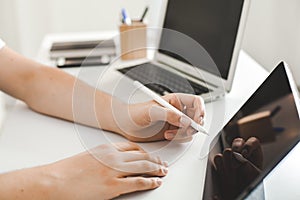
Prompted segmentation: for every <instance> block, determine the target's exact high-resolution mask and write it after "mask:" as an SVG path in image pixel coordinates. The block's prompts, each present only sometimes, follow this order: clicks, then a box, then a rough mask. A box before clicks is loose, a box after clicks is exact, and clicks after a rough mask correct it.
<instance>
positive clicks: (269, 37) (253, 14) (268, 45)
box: [243, 0, 300, 86]
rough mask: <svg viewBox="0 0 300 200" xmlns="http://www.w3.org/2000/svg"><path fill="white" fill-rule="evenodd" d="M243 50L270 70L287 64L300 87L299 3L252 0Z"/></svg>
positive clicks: (292, 0)
mask: <svg viewBox="0 0 300 200" xmlns="http://www.w3.org/2000/svg"><path fill="white" fill-rule="evenodd" d="M243 48H244V49H245V50H246V51H247V52H248V53H249V54H250V55H252V56H253V57H254V58H255V59H256V60H257V61H258V62H259V63H261V64H262V65H263V66H265V67H266V68H267V69H269V70H271V69H272V68H273V67H275V65H276V64H277V63H278V62H279V61H281V60H285V61H286V62H287V63H288V64H289V65H290V66H291V68H292V71H293V74H294V76H295V77H296V81H297V83H298V85H299V86H300V0H252V2H251V8H250V13H249V17H248V23H247V28H246V32H245V37H244V43H243Z"/></svg>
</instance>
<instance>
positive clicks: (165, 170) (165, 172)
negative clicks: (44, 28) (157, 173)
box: [161, 167, 169, 175]
mask: <svg viewBox="0 0 300 200" xmlns="http://www.w3.org/2000/svg"><path fill="white" fill-rule="evenodd" d="M161 171H162V173H163V174H164V175H166V174H167V173H168V171H169V170H168V168H166V167H162V168H161Z"/></svg>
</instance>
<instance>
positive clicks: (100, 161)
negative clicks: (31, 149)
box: [45, 143, 167, 200]
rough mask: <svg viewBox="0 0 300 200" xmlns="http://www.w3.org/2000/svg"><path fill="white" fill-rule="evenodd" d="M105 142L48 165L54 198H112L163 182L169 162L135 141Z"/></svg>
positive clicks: (66, 199)
mask: <svg viewBox="0 0 300 200" xmlns="http://www.w3.org/2000/svg"><path fill="white" fill-rule="evenodd" d="M115 145H116V147H114V146H112V145H101V146H99V147H97V148H95V149H92V150H91V151H90V152H91V153H88V152H84V153H81V154H79V155H77V156H74V157H71V158H68V159H65V160H62V161H59V162H57V163H54V164H50V165H47V166H45V171H46V172H47V173H50V175H51V176H50V177H51V183H52V184H51V185H52V191H50V195H51V198H50V199H56V200H59V199H63V200H68V199H72V200H73V199H78V200H80V199H84V200H88V199H111V198H114V197H117V196H119V195H121V194H125V193H130V192H134V191H141V190H149V189H154V188H157V187H159V186H160V185H161V183H162V182H161V179H160V178H158V177H162V176H165V175H166V174H167V168H166V163H163V162H161V161H160V159H159V158H155V157H151V156H150V155H149V154H147V153H146V152H145V151H144V150H143V149H141V148H140V147H139V146H138V145H136V144H134V143H118V144H115Z"/></svg>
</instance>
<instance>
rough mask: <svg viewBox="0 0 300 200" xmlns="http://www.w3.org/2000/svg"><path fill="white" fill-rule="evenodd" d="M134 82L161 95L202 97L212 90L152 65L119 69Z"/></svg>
mask: <svg viewBox="0 0 300 200" xmlns="http://www.w3.org/2000/svg"><path fill="white" fill-rule="evenodd" d="M119 71H120V72H121V73H123V74H125V75H126V76H128V77H130V78H131V79H133V80H137V81H139V82H141V83H142V84H144V85H145V86H147V87H148V88H150V89H151V90H153V91H155V92H156V93H158V94H160V95H164V94H166V92H167V93H173V92H174V93H188V94H196V95H200V94H203V93H208V92H210V91H211V90H209V89H208V88H206V87H204V86H201V85H199V84H197V83H195V82H193V81H191V80H188V79H186V78H184V77H182V76H179V75H177V74H175V73H172V72H170V71H167V70H165V69H163V68H161V67H158V66H156V65H154V64H151V63H144V64H141V65H137V66H133V67H128V68H123V69H119Z"/></svg>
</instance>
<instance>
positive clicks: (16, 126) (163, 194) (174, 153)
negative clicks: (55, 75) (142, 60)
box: [0, 51, 300, 199]
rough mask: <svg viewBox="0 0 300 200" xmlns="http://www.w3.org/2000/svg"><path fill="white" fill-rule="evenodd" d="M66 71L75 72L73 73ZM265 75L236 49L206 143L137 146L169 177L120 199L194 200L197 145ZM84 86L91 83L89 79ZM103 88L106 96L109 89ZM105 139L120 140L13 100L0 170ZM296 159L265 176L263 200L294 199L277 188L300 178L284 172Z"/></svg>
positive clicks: (199, 180) (199, 183)
mask: <svg viewBox="0 0 300 200" xmlns="http://www.w3.org/2000/svg"><path fill="white" fill-rule="evenodd" d="M104 69H105V68H102V69H101V68H90V69H88V70H87V71H85V72H86V73H81V74H83V76H80V78H81V79H83V80H85V81H87V82H89V81H90V79H89V75H90V74H91V73H94V72H95V70H96V71H97V73H102V72H101V70H102V71H103V70H104ZM88 71H90V73H88ZM70 72H71V73H73V74H78V70H75V71H70ZM266 76H267V72H266V71H265V70H264V69H263V68H261V67H260V66H259V65H258V64H257V63H256V62H255V61H254V60H253V59H252V58H250V57H249V56H248V55H247V54H246V53H245V52H243V51H241V53H240V56H239V61H238V67H237V71H236V77H235V80H234V83H233V88H232V91H231V92H230V93H229V94H228V95H226V97H225V98H224V99H222V100H219V101H216V102H213V103H209V104H207V105H206V110H207V118H206V125H205V127H206V128H207V129H208V130H209V132H210V133H211V136H210V137H209V138H208V139H207V138H205V136H203V135H199V134H198V135H196V136H195V137H194V140H193V141H192V142H191V143H188V144H175V143H172V142H171V143H169V142H155V143H149V144H141V145H142V146H143V147H144V148H145V149H146V150H148V151H151V152H155V153H156V154H158V155H160V156H162V157H163V159H166V160H168V161H169V163H170V164H171V166H170V169H169V174H168V175H167V176H166V177H165V178H164V179H163V185H162V186H161V187H160V188H158V189H156V190H152V191H146V192H139V193H134V194H130V195H126V196H123V197H120V199H123V198H130V199H184V198H185V199H200V198H201V196H202V189H203V184H204V176H205V167H206V159H200V157H201V156H200V155H201V153H203V152H205V151H203V146H205V144H208V143H207V141H208V140H209V139H211V138H212V137H213V135H215V134H216V133H217V132H218V131H219V130H220V129H221V128H222V126H223V125H224V124H226V122H227V121H228V120H229V119H230V117H231V116H233V114H234V113H235V112H236V111H237V110H238V109H239V108H240V107H241V105H242V104H243V103H244V102H245V101H246V99H247V98H248V97H250V95H251V94H252V93H253V92H254V91H255V89H256V88H257V87H258V86H259V84H260V83H261V82H262V81H263V80H264V78H265V77H266ZM113 77H114V76H109V77H108V79H107V82H106V83H105V84H108V85H109V84H110V82H109V81H110V79H113ZM89 84H92V85H93V84H95V83H94V82H91V81H90V82H89ZM128 87H129V86H128ZM108 88H109V87H108ZM107 90H108V92H109V89H107ZM141 95H142V94H141ZM141 98H142V99H143V98H144V99H145V98H146V97H145V96H141ZM111 141H113V142H115V141H125V139H124V138H122V137H120V136H118V135H116V134H113V133H107V132H103V131H101V130H97V129H93V128H88V127H84V126H79V125H75V124H73V123H70V122H66V121H63V120H59V119H54V118H51V117H47V116H43V115H40V114H38V113H35V112H33V111H31V110H29V109H28V108H27V106H26V105H25V104H23V103H22V102H17V104H16V106H15V107H14V109H13V110H12V112H11V113H10V114H9V116H8V118H7V120H6V123H5V126H4V129H3V132H2V135H1V139H0V171H1V172H4V171H10V170H13V169H19V168H24V167H31V166H36V165H42V164H46V163H50V162H54V161H57V160H60V159H63V158H66V157H69V156H72V155H74V154H77V153H79V152H81V151H84V150H85V149H86V148H87V147H92V146H95V145H99V144H103V143H107V142H111ZM296 155H300V147H299V148H295V149H294V150H293V152H292V153H291V154H289V156H288V159H285V162H283V163H281V164H280V165H279V166H278V167H277V168H276V169H275V170H274V171H273V172H272V174H271V176H268V177H267V178H266V180H265V183H266V184H265V194H266V197H267V199H283V197H285V198H286V197H287V194H291V198H289V199H293V198H294V199H297V198H295V197H298V198H299V197H300V192H299V190H297V189H295V187H296V185H297V184H291V187H284V188H282V184H283V181H286V183H290V182H291V180H295V181H298V180H300V175H295V174H285V172H286V171H285V170H286V169H288V170H289V171H291V170H294V171H295V170H296V171H297V168H298V166H297V165H296V164H295V163H297V162H298V163H300V156H296ZM297 157H298V158H297ZM283 174H284V175H283ZM271 182H272V184H271ZM274 183H275V184H274ZM289 185H290V184H289ZM284 186H286V184H285V183H284ZM283 189H284V190H285V192H284V193H283V192H282V190H283ZM294 189H295V190H294ZM271 191H272V192H271ZM274 191H275V192H274ZM276 191H277V192H276ZM278 191H280V192H278ZM280 195H281V196H280ZM279 197H281V198H279Z"/></svg>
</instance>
